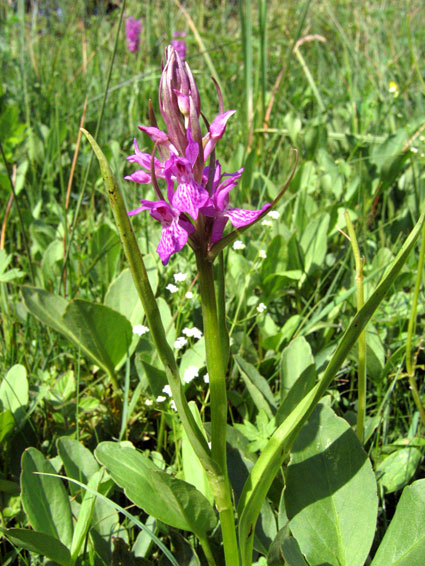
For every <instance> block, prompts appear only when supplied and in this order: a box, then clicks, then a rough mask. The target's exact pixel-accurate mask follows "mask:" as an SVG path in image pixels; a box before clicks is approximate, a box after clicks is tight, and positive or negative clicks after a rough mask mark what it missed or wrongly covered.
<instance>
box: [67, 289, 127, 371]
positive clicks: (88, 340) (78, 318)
mask: <svg viewBox="0 0 425 566" xmlns="http://www.w3.org/2000/svg"><path fill="white" fill-rule="evenodd" d="M63 321H64V323H65V324H66V326H67V328H68V329H69V332H70V333H71V334H72V336H73V337H74V340H75V341H76V343H77V345H80V347H81V349H82V350H84V351H85V352H86V353H87V354H88V355H89V356H91V357H92V358H93V359H94V360H95V362H96V363H97V364H98V365H99V366H101V367H102V368H104V369H105V370H106V371H107V372H108V373H114V371H115V368H116V367H119V366H120V364H121V363H122V362H123V361H124V360H125V358H126V357H127V352H128V349H129V347H130V343H131V339H132V329H131V325H130V323H129V322H128V320H126V318H125V317H124V316H122V315H121V314H119V313H117V312H115V311H113V310H112V309H110V308H108V307H105V306H104V305H99V304H96V303H91V302H90V301H83V300H81V299H76V300H74V301H71V302H70V303H69V305H68V307H67V309H66V311H65V314H64V315H63Z"/></svg>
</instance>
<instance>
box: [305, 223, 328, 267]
mask: <svg viewBox="0 0 425 566" xmlns="http://www.w3.org/2000/svg"><path fill="white" fill-rule="evenodd" d="M329 220H330V216H329V214H328V213H327V212H325V213H323V214H321V215H320V216H317V217H316V218H312V219H311V220H310V221H309V223H308V224H307V226H306V228H305V230H304V231H303V232H302V236H301V239H300V245H301V248H302V250H303V252H304V269H305V272H306V273H308V272H311V271H313V270H315V269H317V268H318V267H321V266H322V264H323V262H324V260H325V256H326V250H327V234H328V228H329Z"/></svg>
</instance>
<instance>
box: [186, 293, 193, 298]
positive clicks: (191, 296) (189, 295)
mask: <svg viewBox="0 0 425 566" xmlns="http://www.w3.org/2000/svg"><path fill="white" fill-rule="evenodd" d="M185 297H186V299H193V293H192V291H187V293H186V295H185Z"/></svg>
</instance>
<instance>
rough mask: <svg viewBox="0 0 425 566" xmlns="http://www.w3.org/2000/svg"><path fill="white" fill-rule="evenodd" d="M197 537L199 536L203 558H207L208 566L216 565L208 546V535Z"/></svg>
mask: <svg viewBox="0 0 425 566" xmlns="http://www.w3.org/2000/svg"><path fill="white" fill-rule="evenodd" d="M198 538H199V542H200V543H201V546H202V550H203V551H204V554H205V558H206V559H207V562H208V566H216V565H217V562H216V561H215V558H214V554H213V552H212V550H211V546H210V542H209V540H208V537H207V536H205V537H202V538H201V537H199V536H198Z"/></svg>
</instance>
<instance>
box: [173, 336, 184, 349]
mask: <svg viewBox="0 0 425 566" xmlns="http://www.w3.org/2000/svg"><path fill="white" fill-rule="evenodd" d="M186 344H187V340H186V338H185V337H184V336H179V337H178V338H177V340H176V341H175V342H174V348H175V349H176V350H181V348H183V346H186Z"/></svg>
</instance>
